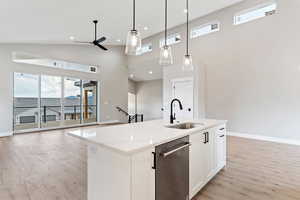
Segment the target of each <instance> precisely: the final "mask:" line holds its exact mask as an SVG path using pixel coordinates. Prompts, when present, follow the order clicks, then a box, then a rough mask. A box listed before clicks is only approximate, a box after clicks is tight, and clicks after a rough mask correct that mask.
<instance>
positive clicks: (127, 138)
mask: <svg viewBox="0 0 300 200" xmlns="http://www.w3.org/2000/svg"><path fill="white" fill-rule="evenodd" d="M188 122H192V123H199V124H201V125H200V126H199V127H196V128H192V129H174V128H168V127H167V126H170V124H168V123H166V122H165V121H163V120H154V121H147V122H140V123H132V124H122V125H114V126H107V127H83V128H78V129H75V130H72V131H70V132H69V133H68V134H69V135H71V136H74V137H77V138H80V139H83V140H85V141H87V142H90V143H92V144H96V145H101V146H103V147H106V148H109V149H111V150H114V151H118V152H119V153H125V154H134V153H137V152H140V151H143V150H146V149H148V148H153V147H155V146H158V145H160V144H163V143H166V142H170V141H172V140H175V139H178V138H181V137H184V136H187V135H191V134H193V133H197V132H199V131H202V130H205V129H208V128H212V127H215V126H218V125H221V124H225V123H226V121H224V120H214V119H199V120H192V121H188Z"/></svg>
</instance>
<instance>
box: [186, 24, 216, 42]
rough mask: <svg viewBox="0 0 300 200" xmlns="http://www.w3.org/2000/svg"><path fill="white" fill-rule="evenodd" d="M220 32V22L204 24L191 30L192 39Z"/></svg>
mask: <svg viewBox="0 0 300 200" xmlns="http://www.w3.org/2000/svg"><path fill="white" fill-rule="evenodd" d="M219 30H220V23H219V22H213V23H208V24H204V25H201V26H197V27H194V28H192V30H191V38H196V37H200V36H203V35H207V34H210V33H213V32H217V31H219Z"/></svg>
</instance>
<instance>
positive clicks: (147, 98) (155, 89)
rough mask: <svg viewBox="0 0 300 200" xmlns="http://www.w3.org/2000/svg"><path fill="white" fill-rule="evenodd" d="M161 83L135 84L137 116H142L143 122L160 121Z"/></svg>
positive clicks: (153, 81)
mask: <svg viewBox="0 0 300 200" xmlns="http://www.w3.org/2000/svg"><path fill="white" fill-rule="evenodd" d="M162 85H163V81H162V80H161V79H159V80H152V81H142V82H136V95H137V97H136V98H137V114H144V120H145V121H147V120H153V119H162V117H163V112H162V111H161V108H162V104H163V103H162V101H163V100H162V93H163V89H162Z"/></svg>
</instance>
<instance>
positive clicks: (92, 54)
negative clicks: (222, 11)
mask: <svg viewBox="0 0 300 200" xmlns="http://www.w3.org/2000/svg"><path fill="white" fill-rule="evenodd" d="M14 51H17V52H26V53H29V54H32V55H38V56H43V57H47V58H54V59H58V60H65V61H70V62H75V63H81V64H90V65H98V66H100V71H99V73H97V74H90V73H82V72H75V71H74V72H73V71H64V70H57V69H52V68H45V67H40V66H34V65H27V64H20V63H14V62H12V55H11V54H12V52H14ZM126 65H127V58H126V57H125V56H124V54H123V48H121V47H110V50H109V51H108V52H104V51H101V50H99V49H98V48H94V47H90V46H78V45H29V44H24V45H23V44H22V45H21V44H20V45H16V44H1V45H0V67H1V73H0V112H1V113H2V115H1V116H0V136H1V135H2V136H3V135H10V134H11V133H12V127H13V72H23V73H34V74H40V73H41V74H49V75H60V76H71V77H78V78H82V79H92V80H98V81H100V98H99V99H100V102H101V104H100V121H110V120H121V121H126V118H125V117H124V116H122V115H121V114H120V113H119V112H118V111H117V110H116V109H115V106H120V107H123V108H127V100H128V99H127V98H128V97H127V92H128V71H127V68H126Z"/></svg>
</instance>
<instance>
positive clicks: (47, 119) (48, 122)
mask: <svg viewBox="0 0 300 200" xmlns="http://www.w3.org/2000/svg"><path fill="white" fill-rule="evenodd" d="M61 90H62V78H61V77H59V76H45V75H42V76H41V99H40V100H41V104H40V105H41V128H52V127H60V126H61V115H62V107H61V94H62V93H61Z"/></svg>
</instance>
